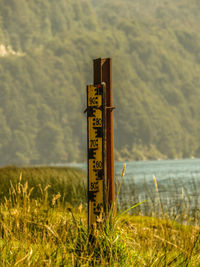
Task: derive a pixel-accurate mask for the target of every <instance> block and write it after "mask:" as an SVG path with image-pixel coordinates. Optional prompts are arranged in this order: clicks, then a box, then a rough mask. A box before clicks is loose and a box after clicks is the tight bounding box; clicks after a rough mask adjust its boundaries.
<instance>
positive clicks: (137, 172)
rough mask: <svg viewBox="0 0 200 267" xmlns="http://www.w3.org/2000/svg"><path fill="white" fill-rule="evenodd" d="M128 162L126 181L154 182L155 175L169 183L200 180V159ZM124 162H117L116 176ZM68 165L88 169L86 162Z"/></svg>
mask: <svg viewBox="0 0 200 267" xmlns="http://www.w3.org/2000/svg"><path fill="white" fill-rule="evenodd" d="M124 163H126V172H125V178H124V181H125V182H126V181H127V180H129V181H131V180H133V179H134V181H135V182H137V183H141V182H143V181H144V180H145V181H146V182H151V183H153V175H154V176H155V177H156V179H157V182H158V183H159V182H160V181H162V183H163V182H164V181H165V182H166V183H168V181H169V179H176V180H177V179H178V180H181V181H184V182H187V181H188V182H189V181H190V180H192V179H197V180H200V159H179V160H149V161H133V162H124ZM124 163H121V162H115V177H116V178H117V179H120V177H121V173H122V169H123V166H124ZM68 166H72V167H77V168H81V169H83V170H86V169H87V166H86V164H83V163H80V164H76V163H74V164H73V163H71V164H68Z"/></svg>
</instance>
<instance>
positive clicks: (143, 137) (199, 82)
mask: <svg viewBox="0 0 200 267" xmlns="http://www.w3.org/2000/svg"><path fill="white" fill-rule="evenodd" d="M98 57H112V59H113V91H114V92H113V94H114V104H115V106H116V110H115V121H114V123H115V124H114V127H115V153H116V159H118V160H120V159H121V160H122V159H124V160H128V159H129V160H132V159H145V158H151V159H153V158H181V157H192V156H194V157H198V156H200V137H199V132H200V104H199V102H200V2H199V1H198V0H191V1H190V2H188V1H186V0H180V1H172V0H165V1H162V0H109V1H106V0H101V1H97V0H57V1H54V0H48V1H45V0H0V164H1V165H8V164H22V165H26V164H50V163H65V162H67V161H84V160H86V117H85V114H83V111H84V109H85V106H86V89H85V87H86V84H91V83H92V82H93V81H92V76H93V75H92V59H94V58H98Z"/></svg>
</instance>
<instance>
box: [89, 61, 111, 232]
mask: <svg viewBox="0 0 200 267" xmlns="http://www.w3.org/2000/svg"><path fill="white" fill-rule="evenodd" d="M93 64H94V65H93V67H94V84H93V85H88V86H87V139H88V226H89V231H91V230H92V228H93V227H95V225H97V224H98V222H100V221H102V219H103V218H105V216H106V214H107V212H108V211H109V209H110V207H111V206H112V204H114V199H115V187H114V186H115V185H114V155H113V153H114V149H113V147H114V141H113V108H114V107H113V106H112V60H111V59H110V58H106V59H101V58H99V59H95V60H94V61H93Z"/></svg>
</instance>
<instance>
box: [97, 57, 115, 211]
mask: <svg viewBox="0 0 200 267" xmlns="http://www.w3.org/2000/svg"><path fill="white" fill-rule="evenodd" d="M93 69H94V85H97V84H101V83H102V82H104V83H105V84H106V169H107V203H108V209H109V208H110V207H111V205H112V204H114V200H115V183H114V134H113V108H114V107H113V102H112V59H111V58H103V59H101V58H98V59H95V60H94V61H93Z"/></svg>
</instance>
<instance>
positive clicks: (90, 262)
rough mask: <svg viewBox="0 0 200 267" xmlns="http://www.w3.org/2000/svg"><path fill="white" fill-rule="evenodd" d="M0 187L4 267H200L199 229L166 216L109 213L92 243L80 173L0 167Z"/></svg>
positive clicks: (0, 261)
mask: <svg viewBox="0 0 200 267" xmlns="http://www.w3.org/2000/svg"><path fill="white" fill-rule="evenodd" d="M0 188H1V195H0V196H1V197H0V199H1V202H0V266H99V265H102V266H105V265H106V266H136V265H137V266H195V267H196V266H200V227H199V225H192V224H181V223H178V222H176V221H174V220H170V218H169V216H167V217H166V216H165V214H164V213H163V214H162V217H160V218H155V217H150V216H149V217H147V216H138V215H137V216H135V215H134V209H133V215H129V214H128V213H124V214H123V215H120V212H119V213H117V214H116V215H114V216H113V214H110V215H111V216H109V218H108V220H107V221H106V222H105V223H104V224H103V225H102V226H101V228H100V229H98V230H97V232H96V233H95V236H94V237H93V241H92V242H91V240H90V236H89V235H88V231H87V219H86V218H87V207H86V185H85V179H84V174H83V173H81V172H80V171H79V170H75V169H70V168H14V167H9V168H2V169H0ZM141 205H143V204H141ZM121 214H122V212H121Z"/></svg>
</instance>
